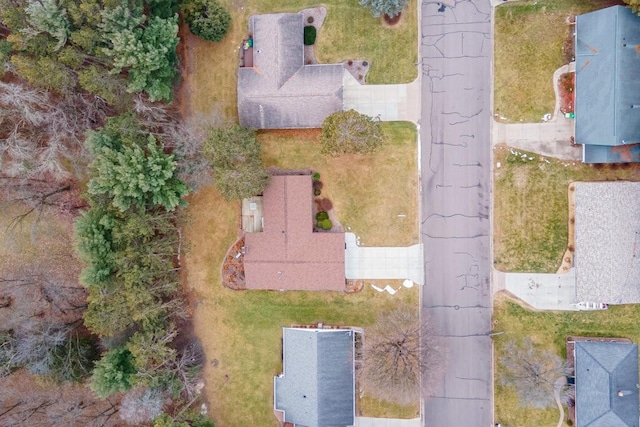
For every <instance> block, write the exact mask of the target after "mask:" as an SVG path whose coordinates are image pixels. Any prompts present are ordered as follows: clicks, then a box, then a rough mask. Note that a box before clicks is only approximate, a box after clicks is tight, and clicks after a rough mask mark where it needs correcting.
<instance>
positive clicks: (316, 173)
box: [311, 172, 320, 181]
mask: <svg viewBox="0 0 640 427" xmlns="http://www.w3.org/2000/svg"><path fill="white" fill-rule="evenodd" d="M311 179H312V180H314V181H319V180H320V172H314V173H313V175H311Z"/></svg>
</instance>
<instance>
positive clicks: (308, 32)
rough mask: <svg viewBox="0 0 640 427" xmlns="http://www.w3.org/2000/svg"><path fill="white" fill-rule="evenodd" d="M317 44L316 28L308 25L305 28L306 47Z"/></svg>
mask: <svg viewBox="0 0 640 427" xmlns="http://www.w3.org/2000/svg"><path fill="white" fill-rule="evenodd" d="M315 42H316V27H314V26H313V25H307V26H305V27H304V44H305V46H311V45H312V44H314V43H315Z"/></svg>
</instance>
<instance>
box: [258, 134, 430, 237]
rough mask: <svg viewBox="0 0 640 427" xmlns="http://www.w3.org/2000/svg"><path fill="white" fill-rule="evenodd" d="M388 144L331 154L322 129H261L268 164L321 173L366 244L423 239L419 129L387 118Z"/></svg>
mask: <svg viewBox="0 0 640 427" xmlns="http://www.w3.org/2000/svg"><path fill="white" fill-rule="evenodd" d="M383 129H384V132H385V135H386V136H387V141H388V142H387V144H385V145H383V146H382V147H380V148H379V149H378V150H377V151H376V152H374V153H373V154H365V155H362V154H353V155H345V156H340V157H334V158H332V157H327V156H325V155H323V154H321V153H320V149H321V146H320V142H319V141H318V136H319V135H320V130H299V131H262V132H260V133H259V134H258V139H259V140H260V142H261V143H262V147H263V152H264V158H265V164H266V165H267V166H277V167H279V168H282V169H304V168H312V169H314V170H316V171H318V172H320V175H321V178H320V180H321V181H322V182H323V183H324V189H323V192H322V195H323V196H325V197H329V198H330V199H331V200H332V201H333V206H334V209H335V212H336V215H337V216H338V219H339V221H340V223H341V224H342V225H343V226H344V227H345V229H347V227H349V228H350V231H352V232H354V233H356V234H357V235H358V236H360V243H361V244H362V245H364V246H409V245H412V244H415V243H418V233H419V228H418V219H417V218H418V203H417V201H418V169H417V168H418V166H417V139H416V138H417V134H416V128H415V126H414V125H413V124H411V123H407V122H393V123H383Z"/></svg>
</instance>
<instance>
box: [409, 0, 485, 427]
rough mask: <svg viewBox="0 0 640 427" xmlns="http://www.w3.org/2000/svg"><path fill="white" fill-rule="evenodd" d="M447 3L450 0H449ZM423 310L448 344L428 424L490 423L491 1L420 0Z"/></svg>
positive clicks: (429, 402) (429, 399)
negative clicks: (448, 2)
mask: <svg viewBox="0 0 640 427" xmlns="http://www.w3.org/2000/svg"><path fill="white" fill-rule="evenodd" d="M451 3H453V1H451ZM421 10H422V17H421V31H422V43H421V58H422V68H423V75H422V118H421V123H420V125H421V129H420V137H421V141H422V142H421V143H422V160H421V161H422V164H421V168H422V178H421V179H422V182H421V184H422V240H423V243H424V256H425V275H426V277H425V279H426V281H425V285H424V286H423V288H422V292H423V293H422V310H423V313H424V314H426V315H428V316H430V317H431V318H432V319H433V320H434V321H435V323H436V327H437V328H438V330H439V333H440V334H441V335H442V337H443V341H444V342H445V343H446V346H447V348H448V357H447V358H448V367H447V369H446V372H445V378H444V380H443V381H442V382H441V383H440V384H439V385H438V387H437V388H436V389H435V390H433V391H431V392H430V394H427V393H424V396H423V399H424V422H425V425H426V426H428V427H445V426H446V427H462V426H464V427H475V426H478V427H489V426H492V425H493V424H492V422H493V421H492V413H493V399H492V389H493V380H492V354H491V353H492V345H491V337H490V335H489V334H490V332H491V289H490V288H491V285H490V279H489V274H490V258H491V257H490V221H489V216H490V191H491V188H490V185H491V184H490V169H491V164H490V161H491V160H490V150H491V138H490V122H491V114H490V90H491V84H490V83H491V72H490V67H491V55H492V40H491V7H490V3H489V0H464V1H460V0H457V1H455V5H452V6H443V3H432V2H426V1H423V3H422V7H421Z"/></svg>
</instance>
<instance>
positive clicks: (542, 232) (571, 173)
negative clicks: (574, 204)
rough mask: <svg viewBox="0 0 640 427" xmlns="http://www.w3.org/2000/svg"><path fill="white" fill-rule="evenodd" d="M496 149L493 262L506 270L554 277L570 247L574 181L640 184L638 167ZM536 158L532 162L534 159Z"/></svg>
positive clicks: (628, 164)
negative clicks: (523, 155)
mask: <svg viewBox="0 0 640 427" xmlns="http://www.w3.org/2000/svg"><path fill="white" fill-rule="evenodd" d="M515 152H516V151H515V150H514V151H513V152H512V151H511V149H510V148H508V147H506V146H504V145H498V146H496V147H495V149H494V163H495V164H497V163H498V162H499V163H500V164H501V167H500V168H495V169H494V206H493V209H494V211H493V212H494V235H493V239H494V258H495V267H496V268H497V269H498V270H501V271H512V272H517V271H527V272H540V273H555V272H556V271H558V268H559V267H560V264H561V261H562V255H563V253H564V251H565V249H566V248H567V238H568V237H567V236H568V227H569V202H568V187H569V184H570V183H571V182H574V181H616V180H628V181H639V180H640V165H638V164H637V163H632V164H631V163H622V164H608V165H606V164H598V165H586V164H583V163H581V162H571V161H563V160H556V159H552V158H547V159H545V158H544V157H542V156H539V155H537V154H533V153H526V154H527V155H526V157H524V158H523V157H522V153H524V152H522V151H518V153H519V154H517V155H516V154H514V153H515ZM531 158H533V160H530V159H531Z"/></svg>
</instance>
